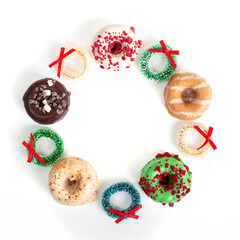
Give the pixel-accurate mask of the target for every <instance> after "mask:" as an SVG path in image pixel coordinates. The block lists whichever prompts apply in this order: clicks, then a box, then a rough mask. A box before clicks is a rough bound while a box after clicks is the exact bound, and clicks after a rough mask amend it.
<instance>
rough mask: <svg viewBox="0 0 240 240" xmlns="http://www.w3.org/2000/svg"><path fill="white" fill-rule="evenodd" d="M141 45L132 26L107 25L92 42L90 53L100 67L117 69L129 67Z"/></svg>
mask: <svg viewBox="0 0 240 240" xmlns="http://www.w3.org/2000/svg"><path fill="white" fill-rule="evenodd" d="M141 45H142V41H141V40H137V39H136V37H135V29H134V28H133V27H131V28H129V27H125V26H121V25H109V26H107V27H105V29H104V30H103V32H101V33H100V34H99V35H98V37H97V40H96V41H95V42H94V43H93V44H92V54H93V57H94V59H95V60H96V61H97V62H98V64H99V65H100V67H101V68H103V69H112V70H114V71H119V70H120V69H121V68H129V67H130V65H131V63H132V62H133V61H134V60H135V58H136V56H137V55H138V50H139V48H140V47H141Z"/></svg>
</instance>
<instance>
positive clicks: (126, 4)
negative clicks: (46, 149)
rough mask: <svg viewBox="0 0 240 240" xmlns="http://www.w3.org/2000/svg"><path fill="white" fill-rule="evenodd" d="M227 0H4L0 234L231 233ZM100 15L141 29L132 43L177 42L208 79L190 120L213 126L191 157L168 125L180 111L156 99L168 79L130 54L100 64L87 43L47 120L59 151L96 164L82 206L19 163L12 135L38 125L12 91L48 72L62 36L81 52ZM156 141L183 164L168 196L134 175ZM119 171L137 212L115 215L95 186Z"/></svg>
mask: <svg viewBox="0 0 240 240" xmlns="http://www.w3.org/2000/svg"><path fill="white" fill-rule="evenodd" d="M237 3H238V1H237V0H236V1H231V0H229V1H221V0H218V1H213V0H212V1H210V0H208V1H204V0H202V1H193V0H191V1H179V0H177V1H167V0H166V1H160V0H159V1H133V0H132V1H124V0H122V1H104V0H102V1H80V0H78V1H70V0H68V1H59V0H58V1H43V0H42V1H23V0H22V1H2V2H1V14H0V24H1V37H0V41H1V51H0V61H1V96H2V97H1V113H0V116H1V166H0V169H1V173H0V178H1V191H0V203H1V204H0V219H1V220H2V221H1V225H0V239H4V240H7V239H11V240H12V239H24V240H30V239H31V240H33V239H34V240H39V239H58V240H62V239H64V240H65V239H74V240H75V239H94V240H95V239H139V240H140V239H168V240H172V239H178V240H181V239H185V240H188V239H195V240H197V239H209V240H210V239H211V240H213V239H217V240H222V239H232V240H235V239H240V231H239V226H240V225H239V224H240V215H239V214H240V207H239V206H240V202H239V197H240V194H239V191H240V187H239V183H240V181H239V173H240V158H239V136H240V135H239V134H240V131H239V120H240V119H239V86H240V79H239V71H238V68H239V53H240V51H239V42H240V38H239V35H238V33H239V22H240V21H239V20H240V17H239V7H238V5H237ZM108 24H122V25H127V26H129V27H130V26H134V27H135V29H136V33H137V34H138V36H139V39H142V41H143V46H142V48H141V51H140V55H141V53H142V52H143V51H144V50H145V49H146V48H148V47H149V46H151V45H152V44H156V43H158V42H159V40H161V39H163V40H164V41H165V42H166V43H167V44H169V45H171V46H173V47H174V49H178V50H180V51H181V55H180V56H179V57H178V63H179V64H178V68H177V72H186V71H187V72H195V73H198V74H199V75H201V76H203V77H204V78H205V79H206V80H207V81H208V83H209V84H210V85H211V87H212V92H213V99H212V104H211V106H210V108H209V110H208V111H207V112H206V113H205V114H204V115H203V117H201V118H200V119H199V120H198V122H200V123H203V124H205V125H206V126H213V128H214V130H213V138H214V142H215V143H216V145H217V146H218V149H217V150H216V151H213V150H212V151H210V152H209V154H208V155H207V156H205V157H202V158H198V159H192V158H187V157H184V156H182V154H181V153H180V152H179V150H178V149H177V146H176V134H177V132H178V130H179V128H180V126H181V125H182V124H183V122H181V121H180V120H178V119H174V118H173V117H171V116H170V115H169V114H168V113H167V110H166V108H165V106H164V100H163V90H164V87H165V85H166V83H167V82H164V83H159V84H155V83H153V82H152V81H150V80H148V79H146V78H145V77H144V76H143V75H142V74H141V72H140V70H139V63H138V60H139V58H138V59H137V61H136V62H134V64H133V66H132V67H131V68H130V69H126V70H123V71H121V72H110V71H106V70H102V69H100V68H99V66H98V65H97V64H96V63H95V62H94V61H93V60H92V58H91V56H90V54H88V62H89V65H90V66H89V71H88V73H87V74H86V75H85V77H84V78H82V79H80V80H76V81H69V80H66V79H64V78H61V79H60V81H61V82H62V83H63V84H64V85H65V86H66V87H67V88H68V90H70V91H71V92H72V97H71V109H70V111H69V113H68V114H67V116H66V117H65V118H64V119H63V120H62V121H60V122H59V123H56V124H54V125H51V126H49V127H50V128H51V129H53V130H54V131H56V132H58V133H59V134H60V135H61V136H62V138H63V140H64V143H65V152H64V157H68V156H78V157H81V158H83V159H85V160H87V161H89V162H90V163H91V164H92V166H93V167H94V168H95V169H96V171H97V173H98V176H99V184H100V187H99V194H98V198H97V200H96V201H95V202H92V203H90V204H87V205H84V206H81V207H67V206H62V205H59V204H58V203H56V202H55V201H54V200H53V198H52V196H51V194H50V192H49V190H48V173H49V171H50V169H51V168H50V167H49V168H41V167H38V166H35V165H33V164H28V163H27V154H26V150H25V149H24V147H23V146H22V144H21V143H22V141H23V140H28V137H29V134H30V132H33V131H35V130H37V129H38V128H41V127H42V126H41V125H39V124H37V123H35V122H33V121H32V120H31V119H30V118H29V117H28V115H27V114H26V112H25V110H24V107H23V102H22V95H23V93H24V92H25V90H26V88H27V87H28V86H29V85H30V84H31V83H33V82H34V81H36V80H38V79H41V78H44V77H53V78H56V79H57V76H56V69H54V68H53V69H50V68H49V67H48V64H49V63H51V62H52V61H54V60H55V59H56V57H57V56H58V53H59V50H60V47H61V46H65V47H66V48H72V47H81V48H83V49H85V50H86V51H88V52H89V50H90V44H91V43H92V41H93V39H94V35H95V34H96V32H97V31H98V30H99V29H101V28H102V27H104V26H105V25H108ZM165 151H169V152H171V153H174V154H180V156H181V158H182V159H183V161H184V162H185V163H186V164H187V165H188V166H189V167H190V170H191V171H192V172H193V184H192V190H191V192H190V193H189V195H188V196H187V197H186V198H184V199H183V200H182V201H181V202H180V203H178V204H175V206H174V208H170V207H168V206H165V207H163V206H162V205H161V204H158V203H155V202H154V201H152V200H151V199H149V198H147V197H146V196H145V195H144V194H143V192H142V191H141V189H140V188H139V187H138V184H137V182H138V179H139V175H140V170H141V168H142V167H143V166H144V165H145V163H146V162H147V161H149V160H150V159H152V158H153V157H154V156H155V155H156V154H157V153H158V152H165ZM118 181H128V182H130V183H132V184H134V185H135V186H136V187H137V189H138V190H139V191H140V193H141V196H142V204H143V209H142V210H141V211H139V212H138V213H139V215H140V218H139V220H134V219H128V220H124V221H122V222H121V223H119V224H118V225H117V224H115V222H114V219H111V218H109V217H108V216H107V215H106V214H105V212H104V211H103V210H102V208H101V204H100V201H101V195H102V192H103V191H104V190H105V189H106V188H107V187H108V186H109V185H111V184H113V183H115V182H118ZM121 201H122V202H123V204H126V203H124V201H125V200H121ZM126 201H127V200H126Z"/></svg>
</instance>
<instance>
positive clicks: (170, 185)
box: [139, 152, 192, 207]
mask: <svg viewBox="0 0 240 240" xmlns="http://www.w3.org/2000/svg"><path fill="white" fill-rule="evenodd" d="M191 184H192V173H191V172H190V171H189V168H188V166H186V165H185V164H184V163H183V161H182V160H181V159H180V158H179V157H178V155H174V156H173V155H171V154H169V153H168V152H166V153H164V154H160V153H159V154H157V155H156V157H155V158H154V159H152V160H151V161H149V162H148V163H147V164H146V165H145V166H144V167H143V169H142V171H141V177H140V181H139V185H140V187H141V188H142V190H143V191H144V192H145V194H146V195H147V196H148V197H150V198H152V199H153V200H154V201H156V202H161V203H162V204H163V205H165V204H169V206H170V207H173V204H174V203H175V202H179V201H180V200H181V199H182V198H183V197H185V196H186V195H187V194H188V193H189V192H190V187H191Z"/></svg>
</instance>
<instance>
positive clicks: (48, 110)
mask: <svg viewBox="0 0 240 240" xmlns="http://www.w3.org/2000/svg"><path fill="white" fill-rule="evenodd" d="M43 108H44V110H45V111H46V112H48V113H49V112H50V111H51V109H52V108H51V107H50V106H49V105H44V107H43Z"/></svg>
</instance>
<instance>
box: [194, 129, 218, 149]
mask: <svg viewBox="0 0 240 240" xmlns="http://www.w3.org/2000/svg"><path fill="white" fill-rule="evenodd" d="M194 128H195V129H196V130H197V131H198V132H199V133H200V134H201V135H202V136H203V137H205V138H206V140H205V142H204V143H203V145H202V146H201V147H199V148H197V150H199V149H201V148H203V147H204V146H205V145H206V144H207V143H209V144H210V145H211V147H212V148H213V150H216V149H217V147H216V145H215V144H214V142H213V141H212V140H211V139H210V137H211V136H212V132H213V128H212V127H209V129H208V133H207V134H206V133H205V132H204V131H203V130H202V129H201V128H200V127H198V126H194Z"/></svg>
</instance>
